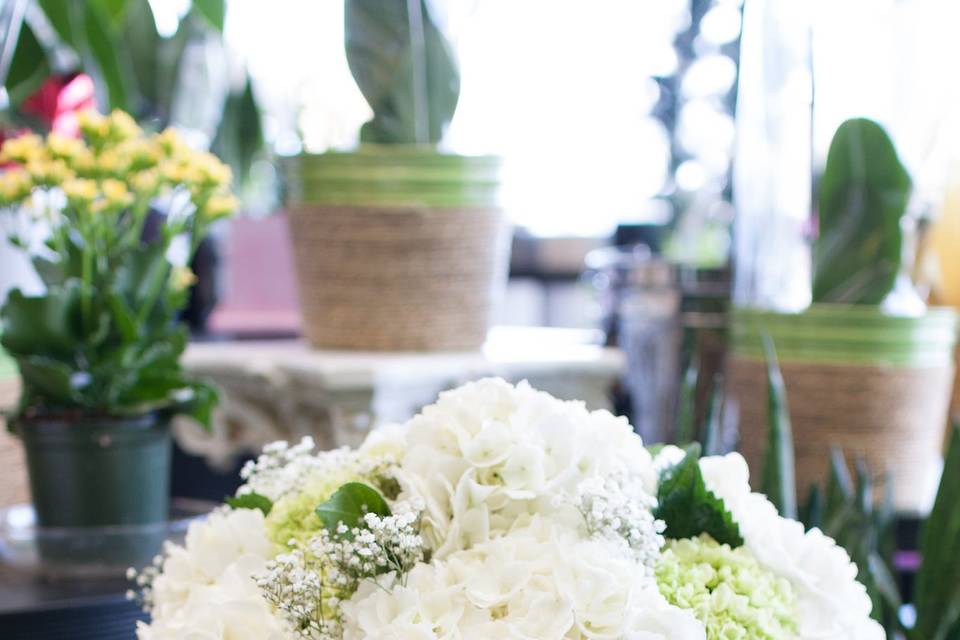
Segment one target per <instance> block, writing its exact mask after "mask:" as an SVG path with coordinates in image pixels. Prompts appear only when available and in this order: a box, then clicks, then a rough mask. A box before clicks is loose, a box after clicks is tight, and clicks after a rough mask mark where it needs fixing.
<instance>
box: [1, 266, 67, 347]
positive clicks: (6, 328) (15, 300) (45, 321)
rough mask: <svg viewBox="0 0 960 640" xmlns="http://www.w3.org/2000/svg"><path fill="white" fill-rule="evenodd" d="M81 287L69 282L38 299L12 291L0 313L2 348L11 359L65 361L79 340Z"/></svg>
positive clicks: (50, 290)
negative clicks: (21, 357) (0, 319)
mask: <svg viewBox="0 0 960 640" xmlns="http://www.w3.org/2000/svg"><path fill="white" fill-rule="evenodd" d="M79 317H80V288H79V283H77V282H76V281H70V282H68V283H67V285H65V286H63V287H53V288H51V289H49V290H48V291H47V293H46V294H44V295H40V296H25V295H24V294H23V292H21V291H20V290H19V289H14V290H12V291H11V292H10V293H9V294H8V296H7V302H6V304H5V305H4V306H3V309H2V311H0V318H2V320H3V337H2V340H0V342H2V344H3V347H4V348H5V349H6V350H7V351H9V352H10V354H11V355H13V356H26V355H43V356H47V357H51V358H58V359H68V358H71V357H73V355H74V354H75V353H76V351H77V348H78V345H79V343H80V342H81V340H82V335H81V332H80V331H79Z"/></svg>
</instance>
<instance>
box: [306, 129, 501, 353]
mask: <svg viewBox="0 0 960 640" xmlns="http://www.w3.org/2000/svg"><path fill="white" fill-rule="evenodd" d="M498 188H499V160H498V159H497V158H494V157H489V156H476V157H466V156H458V155H452V154H443V153H438V152H436V151H434V150H432V149H425V148H419V147H405V146H368V147H361V149H360V150H359V151H357V152H354V153H325V154H322V155H303V156H299V157H298V158H295V159H292V161H291V163H290V171H289V180H288V198H287V200H288V204H289V207H288V210H289V215H290V225H291V232H292V233H291V235H292V238H293V248H294V258H295V264H296V268H297V275H298V281H299V289H300V300H301V306H302V309H303V332H304V335H305V336H306V337H307V339H308V340H309V341H310V342H311V343H312V344H313V345H314V346H316V347H319V348H328V349H367V350H384V351H397V350H423V351H426V350H453V349H475V348H477V347H479V346H480V345H481V344H482V343H483V341H484V339H485V338H486V333H487V329H488V325H489V317H490V311H491V307H492V304H493V302H494V299H495V297H496V295H497V293H498V292H499V291H500V290H501V289H502V287H503V286H504V283H505V280H506V272H507V258H508V253H509V243H508V240H509V238H508V234H507V232H506V231H507V229H506V225H505V223H504V220H503V216H502V212H501V210H500V208H499V206H498V204H497V194H498Z"/></svg>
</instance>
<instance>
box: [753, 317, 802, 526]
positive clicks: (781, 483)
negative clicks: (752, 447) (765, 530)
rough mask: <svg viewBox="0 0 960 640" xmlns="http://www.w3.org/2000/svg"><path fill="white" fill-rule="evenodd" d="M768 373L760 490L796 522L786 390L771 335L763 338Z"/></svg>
mask: <svg viewBox="0 0 960 640" xmlns="http://www.w3.org/2000/svg"><path fill="white" fill-rule="evenodd" d="M763 351H764V358H765V360H766V369H767V422H768V428H767V453H766V455H765V456H764V459H763V471H762V475H761V490H762V491H763V493H765V494H766V495H767V497H768V498H769V499H770V501H771V502H772V503H773V504H774V506H776V507H777V510H778V511H779V512H780V515H781V516H783V517H784V518H791V519H793V520H796V519H797V483H796V462H795V459H794V455H793V429H792V428H791V426H790V409H789V404H788V403H787V390H786V385H785V384H784V382H783V376H782V375H781V373H780V365H779V363H778V362H777V353H776V350H775V349H774V347H773V341H772V340H771V339H770V336H769V335H764V337H763Z"/></svg>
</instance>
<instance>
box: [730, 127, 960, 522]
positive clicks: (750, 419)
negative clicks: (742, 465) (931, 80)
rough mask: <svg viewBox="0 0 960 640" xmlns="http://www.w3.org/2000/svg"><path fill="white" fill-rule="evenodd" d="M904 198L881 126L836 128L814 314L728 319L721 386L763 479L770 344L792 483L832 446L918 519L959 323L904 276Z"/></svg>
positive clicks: (818, 247) (939, 436) (822, 213)
mask: <svg viewBox="0 0 960 640" xmlns="http://www.w3.org/2000/svg"><path fill="white" fill-rule="evenodd" d="M911 186H912V185H911V179H910V176H909V174H908V172H907V170H906V168H905V167H904V166H903V165H902V164H901V162H900V160H899V158H898V157H897V153H896V149H895V148H894V145H893V143H892V141H891V140H890V138H889V137H888V136H887V134H886V132H885V131H884V130H883V128H882V127H881V126H880V125H878V124H877V123H875V122H872V121H869V120H865V119H853V120H849V121H847V122H845V123H843V124H842V125H841V126H840V128H839V129H838V130H837V132H836V134H835V136H834V139H833V141H832V143H831V146H830V150H829V153H828V156H827V163H826V167H825V169H824V172H823V176H822V178H821V181H820V186H819V207H818V209H819V210H818V217H819V236H818V238H817V240H816V242H815V245H814V265H813V266H814V268H813V272H814V277H813V304H812V305H811V306H810V307H809V308H808V309H807V310H806V311H804V312H802V313H797V314H783V313H776V312H770V311H766V310H759V309H743V308H741V309H737V310H736V311H735V312H734V317H733V322H732V347H733V357H732V359H731V363H730V366H731V372H730V375H729V376H728V379H729V380H730V386H731V389H730V391H731V396H732V398H733V399H734V400H735V401H736V405H737V409H738V412H739V427H740V442H741V447H742V449H743V451H744V454H745V456H746V458H747V459H748V461H749V462H750V463H751V464H752V465H754V466H755V467H756V468H757V469H759V464H760V460H761V457H762V447H763V442H764V438H763V436H762V434H763V429H764V425H765V424H766V416H765V407H764V402H763V396H762V394H760V393H757V391H756V390H757V389H759V388H762V385H763V378H764V367H763V347H762V344H763V339H764V336H766V335H769V336H770V338H771V339H772V340H773V342H774V344H775V346H776V350H777V353H778V355H779V357H780V362H781V366H782V369H783V377H784V380H785V381H786V386H787V389H788V390H789V393H790V397H791V399H792V401H793V404H792V408H793V420H794V436H795V446H796V456H797V478H798V483H799V485H800V486H801V487H806V486H809V485H811V484H813V483H815V482H817V481H819V479H821V478H824V477H826V474H827V471H828V468H829V464H830V463H829V461H830V450H831V447H832V446H834V445H836V446H840V447H842V448H843V450H845V451H847V452H849V453H850V454H851V455H852V456H853V457H861V458H864V459H865V460H866V461H867V463H868V464H869V465H870V466H871V467H872V468H875V469H889V470H890V471H891V472H892V477H893V482H894V496H895V499H896V506H897V508H898V509H900V510H901V511H913V512H922V511H925V510H926V509H927V508H929V505H930V503H931V501H932V499H933V494H934V489H935V486H936V481H937V478H938V469H939V466H940V460H941V453H942V444H943V438H944V425H945V424H946V417H947V411H948V406H949V402H950V390H951V385H952V382H953V373H954V371H953V369H954V366H953V347H954V344H955V339H956V331H957V319H956V314H955V313H954V312H953V311H952V310H950V309H946V308H929V309H924V307H923V305H922V303H920V301H919V297H918V296H916V294H915V293H914V292H913V289H912V286H910V284H909V281H908V280H907V279H906V276H905V274H904V269H903V268H902V266H901V265H902V262H903V259H902V256H903V255H905V253H906V252H905V251H904V232H903V218H904V215H905V212H906V210H907V205H908V202H909V199H910V194H911V190H912V189H911Z"/></svg>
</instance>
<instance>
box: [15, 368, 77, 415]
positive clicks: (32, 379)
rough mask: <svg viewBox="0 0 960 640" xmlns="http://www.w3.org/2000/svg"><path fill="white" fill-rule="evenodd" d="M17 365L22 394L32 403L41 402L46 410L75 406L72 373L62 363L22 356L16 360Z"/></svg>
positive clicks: (75, 397)
mask: <svg viewBox="0 0 960 640" xmlns="http://www.w3.org/2000/svg"><path fill="white" fill-rule="evenodd" d="M17 365H18V366H19V368H20V377H21V378H22V379H23V387H24V393H27V394H29V396H30V398H31V400H32V401H33V402H37V401H41V402H42V403H43V404H44V405H45V406H46V407H48V408H49V407H64V406H71V405H75V404H77V402H78V397H77V395H76V394H75V393H74V385H73V371H72V370H71V369H70V367H68V366H67V365H65V364H64V363H63V362H60V361H59V360H54V359H52V358H46V357H44V356H24V357H19V358H17Z"/></svg>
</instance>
